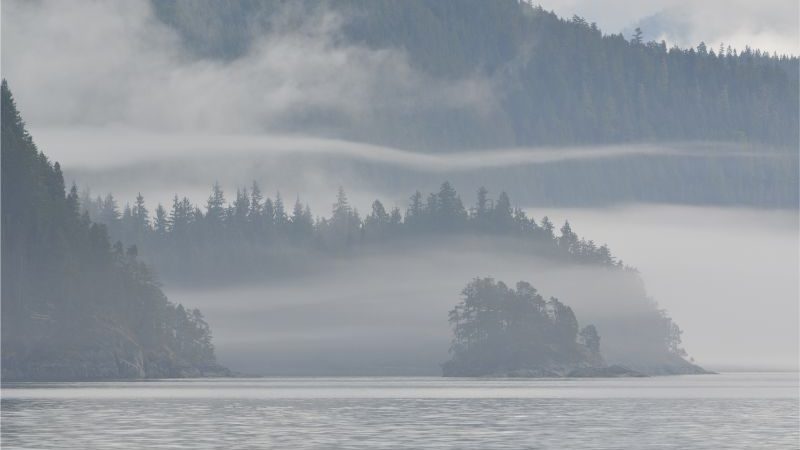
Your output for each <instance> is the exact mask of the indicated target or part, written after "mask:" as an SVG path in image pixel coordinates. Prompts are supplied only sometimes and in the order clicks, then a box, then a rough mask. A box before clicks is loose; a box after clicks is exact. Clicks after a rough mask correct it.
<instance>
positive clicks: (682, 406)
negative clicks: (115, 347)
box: [1, 373, 800, 449]
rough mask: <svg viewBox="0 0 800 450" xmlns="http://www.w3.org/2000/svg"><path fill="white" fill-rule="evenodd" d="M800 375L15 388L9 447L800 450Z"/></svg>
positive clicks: (6, 413)
mask: <svg viewBox="0 0 800 450" xmlns="http://www.w3.org/2000/svg"><path fill="white" fill-rule="evenodd" d="M798 409H800V408H799V407H798V374H796V373H772V374H744V373H737V374H720V375H698V376H677V377H653V378H629V379H535V380H523V379H443V378H261V379H197V380H162V381H142V382H99V383H13V384H8V383H7V384H4V385H3V390H2V422H1V423H2V447H3V448H4V449H16V448H36V449H45V448H46V449H51V448H79V449H102V448H136V449H138V448H225V449H229V448H289V449H296V448H354V449H355V448H365V449H366V448H370V449H372V448H458V449H464V448H475V449H479V448H480V449H486V448H509V449H519V448H570V449H579V448H591V449H601V448H608V449H619V448H636V449H665V448H679V449H687V448H708V449H721V448H747V449H751V448H759V449H768V448H780V449H787V448H798V447H799V446H800V433H798V423H799V422H798V421H799V420H800V417H799V416H798Z"/></svg>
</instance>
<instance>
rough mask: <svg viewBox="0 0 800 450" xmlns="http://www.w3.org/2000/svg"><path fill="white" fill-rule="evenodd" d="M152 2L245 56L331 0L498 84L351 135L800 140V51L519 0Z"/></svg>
mask: <svg viewBox="0 0 800 450" xmlns="http://www.w3.org/2000/svg"><path fill="white" fill-rule="evenodd" d="M152 4H153V6H154V10H155V12H156V14H157V17H158V18H159V19H160V20H161V21H163V22H164V23H166V24H169V25H170V26H172V27H174V29H176V30H177V31H178V32H179V34H180V36H182V38H183V41H184V43H185V45H186V47H187V48H188V49H190V50H191V51H192V52H193V53H194V54H195V55H197V56H198V57H203V58H219V59H225V60H235V59H237V58H240V57H242V55H245V54H247V52H248V51H249V50H250V48H251V45H252V44H253V42H255V41H256V39H258V38H259V37H263V36H265V35H268V34H270V33H281V32H283V30H285V29H291V28H292V25H293V24H296V23H300V22H301V21H302V20H303V18H304V17H306V15H310V14H311V13H312V12H318V11H320V10H324V11H327V12H332V13H334V14H336V15H338V16H339V17H341V18H342V25H341V27H339V28H337V29H336V30H335V38H336V39H335V40H334V41H335V42H337V43H339V44H340V45H355V46H360V47H365V48H370V49H394V50H398V51H400V52H403V53H404V54H405V55H406V57H407V59H408V61H409V64H410V65H411V67H412V68H413V69H415V70H417V71H419V72H420V73H423V74H425V76H427V77H430V78H431V79H433V80H437V81H439V82H444V83H445V84H447V83H455V82H458V81H461V80H465V79H471V78H476V79H480V80H484V81H486V82H487V84H488V85H489V86H490V88H491V92H492V98H493V103H494V104H493V105H491V106H492V107H491V108H490V110H489V111H475V110H474V109H471V108H469V107H465V108H457V107H453V106H452V105H449V106H448V105H440V106H438V107H436V106H433V107H432V106H431V105H426V106H420V105H410V106H408V107H407V108H400V109H399V110H397V111H395V110H393V111H390V112H386V113H385V115H384V116H381V115H380V114H379V115H378V116H377V117H373V118H371V120H370V123H369V124H361V125H363V126H359V124H354V125H351V124H347V125H345V126H343V125H342V124H341V123H337V122H335V119H331V121H330V123H328V124H327V125H329V128H331V129H333V130H334V131H332V133H334V134H337V135H338V136H339V137H344V138H348V139H355V140H363V141H370V142H379V143H383V144H390V145H396V146H400V147H405V148H414V149H425V150H430V151H440V150H443V149H458V148H466V147H472V148H483V147H487V148H488V147H498V146H534V145H573V144H605V143H620V142H642V141H698V140H699V141H724V142H736V143H744V144H747V145H754V146H769V147H780V148H788V149H796V147H797V145H798V141H799V138H798V136H799V133H800V131H799V130H798V122H800V121H799V120H798V119H799V116H798V105H797V98H798V92H799V91H798V69H799V67H800V66H799V65H798V58H797V57H795V56H778V55H771V54H769V53H767V52H762V51H760V50H754V49H749V48H746V49H738V51H736V50H733V49H728V48H726V49H722V50H718V49H710V48H706V47H705V45H703V44H701V43H698V44H699V45H698V47H697V48H696V49H680V48H667V47H666V45H665V44H664V43H663V42H662V43H659V42H645V41H643V40H642V39H641V38H640V37H637V36H633V37H629V38H626V37H623V36H622V35H604V34H603V33H602V31H601V30H599V29H598V28H597V27H596V26H595V24H593V23H587V22H586V21H585V20H584V19H582V18H580V17H577V16H575V17H573V18H572V19H567V20H565V19H561V18H559V17H557V16H556V15H555V14H554V13H551V12H547V11H544V10H543V9H541V8H539V7H532V6H530V5H529V4H527V3H525V2H519V1H517V0H495V1H483V0H407V1H392V0H374V1H368V2H364V1H355V0H329V1H302V2H286V1H283V0H261V1H255V0H234V1H227V2H216V1H212V0H200V1H196V2H191V3H188V2H174V1H169V0H152ZM287 10H288V11H290V12H292V11H293V12H294V13H293V14H291V13H287ZM298 11H300V12H298ZM306 13H307V14H306ZM287 17H288V19H287ZM293 21H294V22H293ZM278 22H280V23H281V24H282V25H281V26H278V25H276V23H278ZM287 22H288V24H289V25H288V26H287V25H286V24H287ZM645 31H646V30H645ZM645 35H646V34H645ZM464 95H465V96H467V95H469V93H468V92H465V94H464ZM307 120H309V121H318V120H320V118H319V117H318V115H315V114H313V112H311V113H309V114H308V117H307ZM297 125H298V126H302V121H300V123H298V124H297Z"/></svg>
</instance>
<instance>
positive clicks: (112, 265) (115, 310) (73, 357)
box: [2, 80, 227, 381]
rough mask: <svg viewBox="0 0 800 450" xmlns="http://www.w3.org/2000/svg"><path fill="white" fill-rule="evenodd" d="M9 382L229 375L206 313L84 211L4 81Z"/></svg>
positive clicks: (5, 372) (5, 357)
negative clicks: (180, 299)
mask: <svg viewBox="0 0 800 450" xmlns="http://www.w3.org/2000/svg"><path fill="white" fill-rule="evenodd" d="M2 118H3V120H2V266H3V271H2V378H3V380H4V381H7V380H83V379H109V378H157V377H182V376H196V375H209V374H226V373H227V370H226V369H225V368H223V367H221V366H219V365H218V364H217V363H216V361H215V357H214V348H213V346H212V344H211V330H210V329H209V327H208V324H207V323H206V322H205V320H204V319H203V316H202V314H201V313H200V311H198V310H196V309H195V310H186V309H184V307H183V306H181V305H175V304H172V303H170V302H169V301H168V300H167V298H166V297H165V296H164V294H163V293H162V292H161V290H160V289H159V286H158V283H157V282H156V280H155V278H154V277H153V275H152V273H151V272H150V271H149V269H148V268H147V267H146V266H145V265H144V264H142V263H141V262H139V261H138V260H137V249H136V247H135V246H131V247H128V248H127V249H124V248H123V246H122V244H121V243H119V242H117V243H116V244H114V245H112V244H111V243H110V241H109V238H108V234H107V232H106V227H105V226H104V225H99V224H95V223H92V222H91V221H90V220H89V218H88V216H87V215H85V214H84V215H81V213H80V210H79V203H78V194H77V190H76V188H75V187H73V188H72V189H71V190H70V191H69V193H66V192H65V187H64V178H63V176H62V174H61V168H60V166H59V164H58V163H52V162H50V161H49V160H48V158H47V157H46V156H45V155H44V154H43V153H41V152H39V151H38V149H37V148H36V145H35V144H34V142H33V139H32V138H31V136H30V135H29V134H28V132H27V131H26V130H25V126H24V123H23V121H22V118H21V117H20V115H19V112H18V111H17V108H16V105H15V103H14V100H13V98H12V96H11V92H10V91H9V89H8V85H7V84H6V82H5V80H4V81H3V82H2Z"/></svg>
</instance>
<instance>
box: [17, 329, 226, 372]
mask: <svg viewBox="0 0 800 450" xmlns="http://www.w3.org/2000/svg"><path fill="white" fill-rule="evenodd" d="M12 348H13V350H12ZM6 349H7V350H8V351H5V350H4V351H3V355H2V380H3V381H78V380H81V381H83V380H119V379H146V378H189V377H224V376H231V372H230V371H229V370H228V369H226V368H225V367H223V366H221V365H219V364H217V363H216V361H214V360H203V361H189V360H187V359H186V358H182V357H181V356H179V355H176V354H175V353H174V352H173V351H171V350H170V349H169V348H167V347H164V346H162V347H158V348H151V349H146V348H144V347H143V346H142V345H141V343H139V342H138V341H137V340H136V339H135V338H134V337H133V336H132V335H131V334H130V333H128V332H127V331H126V330H125V329H124V328H122V327H118V326H114V325H110V324H108V323H101V322H97V323H95V325H94V326H93V327H92V329H91V330H87V335H86V336H84V339H82V340H81V341H77V342H76V341H62V342H59V340H58V339H57V338H55V337H54V336H47V337H46V338H43V339H42V340H40V341H38V342H36V343H33V344H32V345H25V346H23V345H14V346H6Z"/></svg>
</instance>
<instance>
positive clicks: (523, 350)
mask: <svg viewBox="0 0 800 450" xmlns="http://www.w3.org/2000/svg"><path fill="white" fill-rule="evenodd" d="M462 295H463V299H462V301H461V302H460V303H459V304H458V305H456V307H455V308H453V310H452V311H450V324H451V326H452V327H453V343H452V345H451V347H450V352H451V354H452V355H453V356H452V359H451V360H450V361H448V362H446V363H445V364H444V366H443V368H444V374H445V376H447V375H458V376H465V375H466V376H479V375H489V374H507V373H513V372H515V371H520V370H533V369H537V370H547V371H553V370H559V369H560V368H569V369H572V368H574V367H576V366H584V365H585V366H593V365H599V364H601V363H602V358H600V348H599V342H600V338H599V336H597V330H595V329H594V327H593V326H591V325H589V326H587V327H586V328H584V332H585V333H584V332H581V337H583V336H584V334H586V335H587V336H589V340H588V341H585V340H582V342H578V340H577V338H578V320H577V319H576V318H575V314H574V313H573V312H572V309H571V308H570V307H569V306H566V305H564V304H563V303H561V302H560V301H558V299H556V298H553V297H551V298H550V300H549V301H545V300H544V298H542V296H541V295H540V294H539V293H538V292H537V291H536V289H535V288H534V287H533V286H531V285H530V284H529V283H526V282H522V281H521V282H519V283H517V286H516V289H513V288H509V287H508V286H506V285H505V283H503V282H502V281H500V282H495V280H494V279H492V278H476V279H475V280H473V281H472V282H470V283H469V284H468V285H467V287H466V288H464V290H463V291H462ZM587 330H589V331H587ZM591 330H593V331H594V334H593V335H592V334H591V332H592V331H591Z"/></svg>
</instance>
